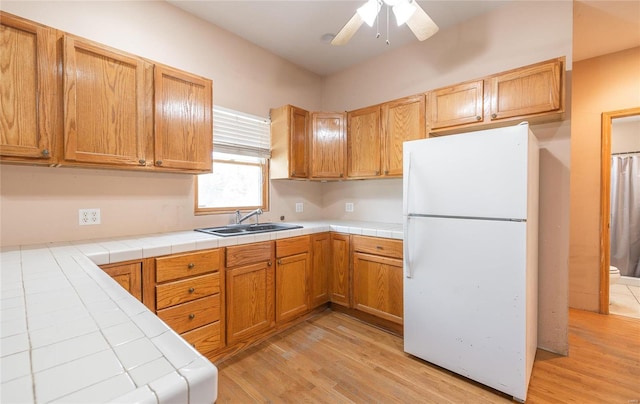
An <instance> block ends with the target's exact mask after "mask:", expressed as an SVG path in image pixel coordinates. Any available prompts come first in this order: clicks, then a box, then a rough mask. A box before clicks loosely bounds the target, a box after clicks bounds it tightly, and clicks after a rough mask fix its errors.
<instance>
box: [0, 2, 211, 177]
mask: <svg viewBox="0 0 640 404" xmlns="http://www.w3.org/2000/svg"><path fill="white" fill-rule="evenodd" d="M0 17H1V22H0V27H1V30H2V31H1V32H0V51H1V53H0V65H1V66H2V74H1V75H0V84H1V87H0V111H1V112H2V113H1V114H0V125H1V128H2V132H1V133H0V160H1V161H3V162H28V163H32V164H49V165H78V166H91V167H103V168H124V169H136V170H138V169H143V170H156V171H174V172H188V173H202V172H210V171H211V149H212V147H213V141H212V140H213V139H212V138H213V132H212V116H211V115H212V107H213V105H212V97H213V96H212V91H213V89H212V88H213V84H212V82H211V80H209V79H205V78H202V77H199V76H195V75H193V74H189V73H185V72H181V71H179V70H176V69H173V68H170V67H167V66H163V65H160V64H156V63H154V62H152V61H149V60H146V59H143V58H141V57H138V56H136V55H132V54H129V53H126V52H122V51H119V50H117V49H113V48H110V47H108V46H104V45H101V44H99V43H96V42H93V41H90V40H87V39H84V38H80V37H76V36H74V35H69V34H65V33H63V32H61V31H56V30H55V29H52V28H48V27H45V26H42V25H39V24H36V23H33V22H31V21H28V20H24V19H21V18H19V17H15V16H12V15H10V14H7V13H3V12H0ZM58 39H61V42H62V43H61V44H60V46H58ZM60 65H61V66H62V69H60V68H59V66H60ZM154 70H155V77H154ZM58 72H62V74H59V73H58ZM154 102H155V105H154ZM154 106H155V108H154Z"/></svg>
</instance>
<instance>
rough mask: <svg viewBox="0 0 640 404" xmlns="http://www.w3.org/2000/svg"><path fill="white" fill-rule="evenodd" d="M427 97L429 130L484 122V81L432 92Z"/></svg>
mask: <svg viewBox="0 0 640 404" xmlns="http://www.w3.org/2000/svg"><path fill="white" fill-rule="evenodd" d="M427 97H428V99H429V111H430V114H429V115H430V116H429V118H430V122H431V129H440V128H446V127H449V126H457V125H464V124H467V123H476V122H482V121H483V120H484V107H483V101H484V80H476V81H470V82H468V83H462V84H458V85H455V86H450V87H445V88H440V89H437V90H433V91H431V92H429V93H427Z"/></svg>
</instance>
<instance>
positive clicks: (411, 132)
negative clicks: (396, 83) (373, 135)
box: [382, 95, 426, 177]
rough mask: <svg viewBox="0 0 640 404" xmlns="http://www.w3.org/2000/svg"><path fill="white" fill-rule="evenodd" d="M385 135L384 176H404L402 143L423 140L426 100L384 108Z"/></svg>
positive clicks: (406, 100)
mask: <svg viewBox="0 0 640 404" xmlns="http://www.w3.org/2000/svg"><path fill="white" fill-rule="evenodd" d="M382 127H383V133H384V171H383V173H384V175H385V176H395V177H401V176H402V143H404V142H406V141H408V140H416V139H423V138H424V137H425V135H426V132H425V98H424V96H422V95H420V96H415V97H408V98H403V99H401V100H397V101H392V102H388V103H385V104H383V106H382Z"/></svg>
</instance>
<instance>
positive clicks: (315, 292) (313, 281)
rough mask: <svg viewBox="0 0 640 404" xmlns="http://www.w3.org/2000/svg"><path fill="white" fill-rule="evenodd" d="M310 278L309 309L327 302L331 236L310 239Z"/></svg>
mask: <svg viewBox="0 0 640 404" xmlns="http://www.w3.org/2000/svg"><path fill="white" fill-rule="evenodd" d="M311 254H312V256H313V258H312V262H311V276H310V277H309V278H310V279H309V281H310V282H309V283H310V286H309V295H310V299H311V303H310V304H311V307H310V308H311V309H313V308H316V307H318V306H320V305H323V304H325V303H327V302H328V301H329V271H330V269H331V266H330V265H331V235H330V233H321V234H314V235H313V236H312V237H311Z"/></svg>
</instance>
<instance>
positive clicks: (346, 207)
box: [344, 202, 353, 212]
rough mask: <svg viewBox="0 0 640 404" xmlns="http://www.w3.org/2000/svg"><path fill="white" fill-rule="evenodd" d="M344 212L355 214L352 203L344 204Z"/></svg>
mask: <svg viewBox="0 0 640 404" xmlns="http://www.w3.org/2000/svg"><path fill="white" fill-rule="evenodd" d="M344 211H345V212H353V203H352V202H347V203H345V204H344Z"/></svg>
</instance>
